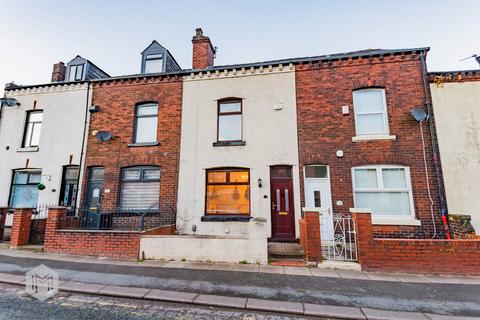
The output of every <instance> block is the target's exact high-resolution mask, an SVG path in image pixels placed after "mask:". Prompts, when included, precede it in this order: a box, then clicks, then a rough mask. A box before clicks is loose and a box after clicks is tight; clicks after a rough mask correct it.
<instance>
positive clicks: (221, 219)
mask: <svg viewBox="0 0 480 320" xmlns="http://www.w3.org/2000/svg"><path fill="white" fill-rule="evenodd" d="M250 219H252V217H251V216H240V215H238V216H228V215H225V216H223V215H214V216H213V215H211V216H203V217H202V219H201V221H203V222H226V221H236V222H249V221H250Z"/></svg>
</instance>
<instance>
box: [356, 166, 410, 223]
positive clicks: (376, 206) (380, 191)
mask: <svg viewBox="0 0 480 320" xmlns="http://www.w3.org/2000/svg"><path fill="white" fill-rule="evenodd" d="M353 192H354V197H355V207H357V208H369V209H372V216H381V217H410V216H413V197H412V187H411V184H410V172H409V169H408V167H401V166H366V167H357V168H353Z"/></svg>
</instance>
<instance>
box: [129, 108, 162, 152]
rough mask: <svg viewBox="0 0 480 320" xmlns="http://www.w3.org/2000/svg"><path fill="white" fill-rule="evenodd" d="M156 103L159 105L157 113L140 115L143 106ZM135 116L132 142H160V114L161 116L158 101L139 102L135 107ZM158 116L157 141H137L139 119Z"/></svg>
mask: <svg viewBox="0 0 480 320" xmlns="http://www.w3.org/2000/svg"><path fill="white" fill-rule="evenodd" d="M151 105H155V106H156V107H157V114H155V115H146V116H139V115H138V111H139V109H140V108H141V107H146V106H151ZM134 109H135V110H134V112H135V113H134V117H133V134H132V143H133V144H140V145H141V144H155V143H158V116H159V105H158V102H156V101H145V102H141V103H137V104H136V105H135V108H134ZM153 117H155V118H157V129H156V131H155V141H144V142H137V133H138V119H139V118H153Z"/></svg>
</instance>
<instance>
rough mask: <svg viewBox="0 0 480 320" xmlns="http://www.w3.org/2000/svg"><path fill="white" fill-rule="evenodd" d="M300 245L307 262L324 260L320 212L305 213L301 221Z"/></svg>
mask: <svg viewBox="0 0 480 320" xmlns="http://www.w3.org/2000/svg"><path fill="white" fill-rule="evenodd" d="M300 245H301V247H302V250H303V252H304V253H305V260H307V261H309V262H318V261H321V260H322V246H321V243H320V218H319V212H318V211H304V213H303V218H302V219H300Z"/></svg>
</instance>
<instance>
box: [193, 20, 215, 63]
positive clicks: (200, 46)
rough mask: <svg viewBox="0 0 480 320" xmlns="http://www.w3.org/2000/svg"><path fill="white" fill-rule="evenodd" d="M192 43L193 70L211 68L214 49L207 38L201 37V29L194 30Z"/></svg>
mask: <svg viewBox="0 0 480 320" xmlns="http://www.w3.org/2000/svg"><path fill="white" fill-rule="evenodd" d="M192 43H193V62H192V67H193V69H205V68H207V67H211V66H213V59H214V58H215V48H214V47H213V45H212V42H211V41H210V38H209V37H206V36H204V35H203V31H202V28H197V29H196V30H195V36H194V37H193V39H192Z"/></svg>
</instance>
